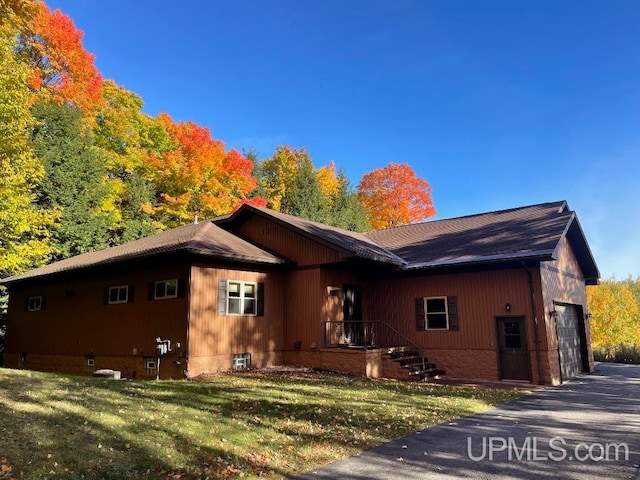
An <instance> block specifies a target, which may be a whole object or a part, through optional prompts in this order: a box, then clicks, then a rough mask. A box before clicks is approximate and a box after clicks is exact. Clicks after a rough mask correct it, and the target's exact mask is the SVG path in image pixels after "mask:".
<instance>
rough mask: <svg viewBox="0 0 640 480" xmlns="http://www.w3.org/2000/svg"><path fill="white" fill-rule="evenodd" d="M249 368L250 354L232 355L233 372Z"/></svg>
mask: <svg viewBox="0 0 640 480" xmlns="http://www.w3.org/2000/svg"><path fill="white" fill-rule="evenodd" d="M250 367H251V354H250V353H234V354H233V369H234V370H246V369H248V368H250Z"/></svg>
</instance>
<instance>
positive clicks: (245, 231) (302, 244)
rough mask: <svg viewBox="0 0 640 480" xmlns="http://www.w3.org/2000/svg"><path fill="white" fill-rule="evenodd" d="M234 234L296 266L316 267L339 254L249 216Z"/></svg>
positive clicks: (338, 258) (336, 251) (266, 220)
mask: <svg viewBox="0 0 640 480" xmlns="http://www.w3.org/2000/svg"><path fill="white" fill-rule="evenodd" d="M237 233H238V234H239V235H240V236H241V237H243V238H245V239H247V240H248V241H250V242H252V243H256V244H258V245H260V246H261V247H264V248H265V249H267V250H269V251H271V252H273V253H275V254H276V255H278V256H280V257H283V258H286V259H288V260H291V261H292V262H295V263H296V264H298V265H299V266H307V265H320V264H323V263H332V262H337V261H339V260H340V253H339V252H338V250H337V249H332V248H329V247H326V246H325V245H322V244H320V243H318V242H316V241H314V240H311V239H310V238H308V237H306V236H304V235H301V234H298V233H295V232H293V231H292V230H290V229H288V228H285V227H283V226H281V225H278V224H277V223H274V222H273V221H272V220H268V219H265V218H262V217H259V216H252V217H251V218H249V219H248V220H247V221H246V222H245V223H244V224H243V225H242V226H240V227H239V228H238V229H237Z"/></svg>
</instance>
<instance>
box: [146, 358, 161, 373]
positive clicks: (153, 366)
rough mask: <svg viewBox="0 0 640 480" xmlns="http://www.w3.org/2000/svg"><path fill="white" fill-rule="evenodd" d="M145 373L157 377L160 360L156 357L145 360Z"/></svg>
mask: <svg viewBox="0 0 640 480" xmlns="http://www.w3.org/2000/svg"><path fill="white" fill-rule="evenodd" d="M144 373H145V374H147V375H156V374H157V373H158V359H157V358H155V357H147V358H145V359H144Z"/></svg>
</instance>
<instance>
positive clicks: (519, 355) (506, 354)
mask: <svg viewBox="0 0 640 480" xmlns="http://www.w3.org/2000/svg"><path fill="white" fill-rule="evenodd" d="M498 350H499V354H500V377H501V378H502V379H505V380H530V379H531V375H530V370H529V356H528V354H527V341H526V337H525V323H524V317H501V318H498Z"/></svg>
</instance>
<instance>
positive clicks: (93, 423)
mask: <svg viewBox="0 0 640 480" xmlns="http://www.w3.org/2000/svg"><path fill="white" fill-rule="evenodd" d="M522 394H523V393H522V392H518V391H514V390H489V389H479V388H468V387H467V388H462V387H452V386H442V385H433V384H428V383H417V382H415V383H410V382H391V381H381V380H369V379H365V378H353V377H347V376H340V375H333V374H320V373H300V372H295V373H268V374H264V373H243V374H237V375H223V376H219V377H214V378H211V379H209V380H207V381H204V382H188V381H153V382H150V381H146V382H143V381H117V380H103V379H94V378H88V377H76V376H68V375H54V374H45V373H37V372H27V371H19V370H8V369H0V412H2V421H1V422H0V438H1V441H0V479H1V480H5V479H9V478H17V479H20V480H26V479H36V478H37V479H44V478H47V479H54V478H65V479H67V478H68V479H76V478H78V479H80V478H87V479H89V478H113V479H124V478H141V477H142V478H149V479H158V478H162V479H164V478H172V479H173V478H177V479H180V478H189V479H190V478H225V477H233V476H238V477H245V478H247V477H248V478H251V477H260V476H271V477H275V478H278V477H284V476H287V475H291V474H294V473H297V472H301V471H304V470H308V469H311V468H313V467H316V466H318V465H322V464H325V463H328V462H331V461H333V460H337V459H339V458H344V457H347V456H349V455H353V454H355V453H357V452H359V451H362V450H364V449H366V448H368V447H371V446H374V445H377V444H380V443H382V442H385V441H387V440H391V439H395V438H399V437H401V436H404V435H406V434H408V433H411V432H414V431H416V430H420V429H423V428H425V427H427V426H430V425H435V424H438V423H441V422H446V421H448V420H451V419H453V418H456V417H460V416H463V415H469V414H471V413H475V412H479V411H482V410H484V409H486V408H488V407H490V406H492V405H498V404H501V403H504V402H507V401H509V400H512V399H514V398H516V397H518V396H520V395H522Z"/></svg>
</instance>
